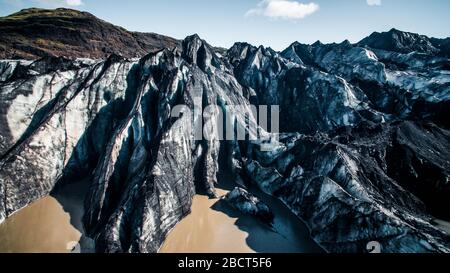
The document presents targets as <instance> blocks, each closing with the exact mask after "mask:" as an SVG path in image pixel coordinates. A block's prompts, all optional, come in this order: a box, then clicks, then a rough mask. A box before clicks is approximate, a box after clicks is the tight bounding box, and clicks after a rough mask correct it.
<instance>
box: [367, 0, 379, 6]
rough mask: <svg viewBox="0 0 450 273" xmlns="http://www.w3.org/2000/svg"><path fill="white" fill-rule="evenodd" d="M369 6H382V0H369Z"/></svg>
mask: <svg viewBox="0 0 450 273" xmlns="http://www.w3.org/2000/svg"><path fill="white" fill-rule="evenodd" d="M367 5H369V6H381V0H367Z"/></svg>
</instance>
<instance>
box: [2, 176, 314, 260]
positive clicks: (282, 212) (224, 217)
mask: <svg viewBox="0 0 450 273" xmlns="http://www.w3.org/2000/svg"><path fill="white" fill-rule="evenodd" d="M83 183H84V182H83ZM83 183H81V184H77V185H69V186H67V187H65V188H64V189H63V190H62V191H60V193H58V194H56V195H54V196H53V197H46V198H43V199H41V200H39V201H37V202H36V203H34V204H32V205H30V206H28V207H26V208H24V209H22V210H20V211H19V212H17V213H15V214H14V215H12V216H11V217H10V218H8V219H7V220H6V221H5V222H3V223H2V224H0V253H5V252H6V253H7V252H13V253H17V252H19V253H35V252H45V253H48V252H50V253H68V252H69V253H70V252H93V249H94V247H93V243H92V240H90V239H88V238H86V237H85V236H83V226H82V222H81V219H82V216H83V200H84V193H85V191H86V185H87V184H86V183H87V182H86V183H84V184H83ZM228 190H229V189H218V194H219V195H225V194H226V193H227V192H228ZM252 191H254V190H252ZM256 193H258V194H257V195H258V197H260V198H261V199H263V201H264V202H266V203H267V204H268V205H269V206H270V207H271V209H272V210H273V212H274V214H275V222H274V227H273V228H270V227H268V226H266V225H264V224H263V223H261V222H259V221H258V220H257V219H255V218H253V217H250V216H245V215H241V214H240V213H237V212H235V211H233V210H232V209H231V208H229V207H228V205H227V204H225V203H223V201H220V200H219V199H209V198H208V197H206V196H203V195H196V196H195V197H194V200H193V206H192V213H191V214H190V215H188V216H187V217H186V218H185V219H183V220H182V221H181V222H180V223H179V224H178V225H177V226H176V227H175V228H174V229H173V230H172V231H171V232H170V233H169V235H168V237H167V239H166V241H165V243H164V244H163V245H162V247H161V249H160V253H173V252H175V253H180V252H194V253H254V252H259V253H269V252H270V253H272V252H273V253H277V252H278V253H291V252H299V253H303V252H322V250H321V248H319V247H318V246H317V244H315V243H314V242H313V240H312V239H311V238H310V236H309V233H308V230H307V229H306V227H305V225H304V224H303V223H302V222H301V221H300V220H299V219H298V218H297V217H296V216H295V215H293V214H292V213H291V212H290V211H289V210H288V209H287V208H286V207H285V206H284V205H283V204H282V203H281V202H280V201H278V200H276V199H275V198H272V197H269V196H267V195H264V194H262V193H261V192H258V191H257V192H256ZM74 247H75V249H74V250H73V249H72V248H74Z"/></svg>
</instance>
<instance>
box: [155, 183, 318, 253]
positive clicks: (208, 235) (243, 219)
mask: <svg viewBox="0 0 450 273" xmlns="http://www.w3.org/2000/svg"><path fill="white" fill-rule="evenodd" d="M253 191H255V190H254V189H253ZM226 193H227V191H225V190H218V194H219V195H224V194H226ZM258 196H259V197H260V198H261V199H263V201H264V202H266V203H267V204H268V205H269V206H270V207H271V209H272V211H273V212H274V214H275V220H274V228H273V229H271V228H270V227H268V226H266V225H264V224H263V223H261V222H259V221H258V220H256V219H255V218H253V217H250V216H245V215H242V214H240V213H237V212H234V211H233V210H232V209H231V208H229V207H228V206H227V204H225V203H223V202H222V201H218V200H217V199H215V200H211V199H209V198H208V197H206V196H202V195H197V196H195V198H194V201H193V205H192V213H191V214H190V215H188V216H187V217H186V218H185V219H183V220H182V221H181V222H180V223H178V224H177V226H176V227H175V228H174V229H173V230H172V231H171V232H170V233H169V235H168V237H167V239H166V241H165V243H164V244H163V246H162V247H161V249H160V253H173V252H175V253H183V252H194V253H253V252H260V253H305V252H322V250H321V248H320V247H319V246H317V244H315V243H314V242H313V240H312V239H311V238H310V236H309V233H308V231H307V229H306V227H305V226H304V224H303V223H302V222H300V220H299V219H298V218H297V217H295V215H293V214H292V213H291V212H290V211H289V210H288V209H287V208H286V207H285V206H284V205H283V204H282V203H281V202H280V201H278V200H275V198H272V197H268V196H266V195H264V194H262V193H261V192H259V194H258Z"/></svg>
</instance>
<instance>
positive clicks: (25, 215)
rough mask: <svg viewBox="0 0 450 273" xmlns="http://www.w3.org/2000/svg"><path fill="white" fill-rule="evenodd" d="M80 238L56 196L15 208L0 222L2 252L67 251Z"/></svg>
mask: <svg viewBox="0 0 450 273" xmlns="http://www.w3.org/2000/svg"><path fill="white" fill-rule="evenodd" d="M80 238H81V233H80V232H79V231H78V230H77V229H76V228H74V227H73V226H72V225H71V224H70V215H69V214H68V213H66V212H65V211H64V209H63V207H62V206H61V204H60V203H59V202H58V201H57V200H56V199H55V198H53V197H46V198H43V199H41V200H39V201H37V202H35V203H34V204H32V205H30V206H28V207H26V208H24V209H22V210H20V211H18V212H16V213H15V214H14V215H12V216H11V217H10V218H8V219H7V220H6V221H5V222H3V223H2V224H1V225H0V252H1V253H24V252H25V253H34V252H45V253H68V252H70V251H71V250H72V248H73V247H74V246H75V245H76V243H74V242H78V241H79V240H80Z"/></svg>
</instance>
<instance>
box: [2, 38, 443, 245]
mask: <svg viewBox="0 0 450 273" xmlns="http://www.w3.org/2000/svg"><path fill="white" fill-rule="evenodd" d="M402 54H403V53H389V52H386V51H381V50H377V49H373V50H372V49H368V48H363V47H358V46H354V45H351V44H349V43H345V42H344V43H342V44H332V45H323V44H320V43H316V44H314V45H311V46H308V45H301V44H298V43H294V44H293V45H292V46H291V47H289V48H288V49H287V50H286V51H284V52H282V53H278V52H275V51H273V50H271V49H269V48H264V47H259V48H256V47H253V46H251V45H249V44H244V43H237V44H236V45H234V46H233V47H232V48H231V49H230V50H228V51H227V52H226V53H225V54H224V55H223V56H219V55H218V54H216V53H215V51H214V49H213V48H212V47H211V46H210V45H208V44H207V43H206V42H205V41H203V40H202V39H200V37H198V36H197V35H193V36H189V37H187V38H186V39H185V40H184V41H183V42H182V43H181V48H175V49H173V50H169V49H164V50H161V51H158V52H155V53H151V54H149V55H147V56H145V57H143V58H141V59H136V60H128V59H124V58H122V57H120V56H116V55H112V56H110V57H109V58H108V59H106V60H88V59H77V60H67V59H64V58H44V59H41V60H38V61H35V62H27V61H12V60H11V61H8V60H4V61H1V62H0V127H1V130H0V140H1V141H0V197H1V200H2V201H1V202H0V221H2V220H3V219H5V218H6V217H9V216H10V215H11V214H12V213H14V212H15V211H17V210H19V209H20V208H23V207H25V206H27V205H29V204H30V203H32V202H33V201H35V200H37V199H39V198H41V197H43V196H45V195H48V194H49V193H50V192H51V191H52V190H54V189H55V188H56V189H57V188H58V187H62V186H64V185H66V184H68V183H77V182H79V181H82V180H84V179H86V178H87V179H89V180H90V181H91V182H90V186H89V190H88V192H87V197H86V200H85V215H84V219H83V222H84V226H85V230H86V232H87V235H88V236H90V237H91V238H93V239H95V242H96V249H97V251H100V252H156V251H158V249H159V247H160V245H161V243H162V242H163V241H164V239H165V236H166V235H167V233H168V232H169V231H170V230H171V229H172V228H173V227H174V226H175V225H176V223H177V222H178V221H179V220H180V219H182V218H183V217H184V216H186V215H187V214H188V213H189V212H190V207H191V203H192V197H193V195H194V194H195V193H196V190H201V191H204V193H205V194H207V195H209V196H210V197H212V198H213V197H215V186H216V185H217V183H220V181H218V175H217V174H218V172H219V167H224V168H225V169H227V170H230V172H232V175H231V176H232V177H234V178H235V182H236V186H240V187H245V185H248V184H253V185H256V186H258V187H259V188H260V189H261V190H262V191H264V192H266V193H268V194H270V195H273V196H275V197H277V198H279V199H280V200H282V201H283V202H284V203H285V204H286V205H287V206H288V207H289V208H290V209H291V210H292V211H293V212H294V213H295V214H296V215H297V216H298V217H300V218H301V219H303V220H304V221H305V222H306V223H307V225H308V227H309V228H310V230H311V236H312V237H313V239H314V240H316V242H317V243H319V244H320V245H321V246H322V247H323V248H324V249H325V250H327V251H330V252H364V251H366V245H367V243H368V242H371V241H378V242H379V243H380V244H382V246H383V251H385V252H450V240H449V237H448V235H447V234H445V233H444V232H442V231H440V230H439V229H437V228H436V227H434V226H433V225H432V224H430V222H431V221H432V219H433V216H436V217H440V218H444V219H450V215H448V211H449V210H448V208H449V206H450V203H449V201H448V200H450V198H449V196H450V187H449V185H448V179H449V173H448V170H449V167H450V166H449V164H450V154H449V153H448V151H450V147H449V145H450V144H449V137H450V133H449V131H448V130H447V129H448V122H447V121H446V120H445V119H444V118H442V115H444V114H445V113H448V109H449V108H448V100H449V97H450V96H449V92H450V90H449V87H448V81H449V74H448V71H446V70H445V64H446V62H448V59H447V60H446V59H445V58H443V57H432V56H431V57H424V56H423V55H420V54H410V55H405V54H403V55H402ZM433 58H434V59H433ZM399 67H402V69H400V68H399ZM251 104H256V105H279V106H280V130H281V132H280V134H272V135H271V136H276V137H277V138H276V139H278V141H273V142H270V143H267V141H262V140H252V139H249V140H239V141H237V140H236V141H230V140H229V141H223V140H221V138H220V130H215V129H217V128H215V127H217V126H216V125H217V120H218V119H220V118H222V116H221V115H220V112H219V111H211V112H209V114H208V115H205V116H204V117H202V116H201V113H200V116H198V115H197V114H198V113H195V109H198V108H201V109H204V108H206V107H207V106H219V108H221V109H222V108H224V109H225V108H226V109H229V110H230V111H229V112H225V116H226V117H233V119H234V120H235V121H236V122H237V125H236V127H245V126H244V124H245V122H246V120H248V119H250V122H256V120H257V117H255V116H250V117H245V116H244V113H243V112H242V108H241V107H242V106H243V107H244V108H245V109H250V105H251ZM179 105H183V106H185V107H186V108H185V109H184V110H185V111H181V113H179V115H178V116H177V117H174V116H173V115H172V112H173V111H174V110H175V109H177V107H178V106H179ZM225 106H226V107H225ZM238 106H239V107H238ZM227 107H228V108H227ZM189 112H190V113H194V115H191V114H189ZM204 126H205V128H207V129H211V130H210V131H211V132H212V135H210V137H209V138H197V137H196V136H197V134H198V128H200V129H203V127H204ZM208 126H209V127H208ZM257 131H258V132H261V133H262V134H263V135H266V136H267V135H269V136H270V133H269V132H266V131H265V130H263V129H262V128H259V127H258V128H257ZM246 134H247V135H252V134H254V132H252V131H246ZM262 147H264V148H262ZM268 148H270V149H268ZM221 164H223V165H224V166H221ZM431 215H433V216H431Z"/></svg>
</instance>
